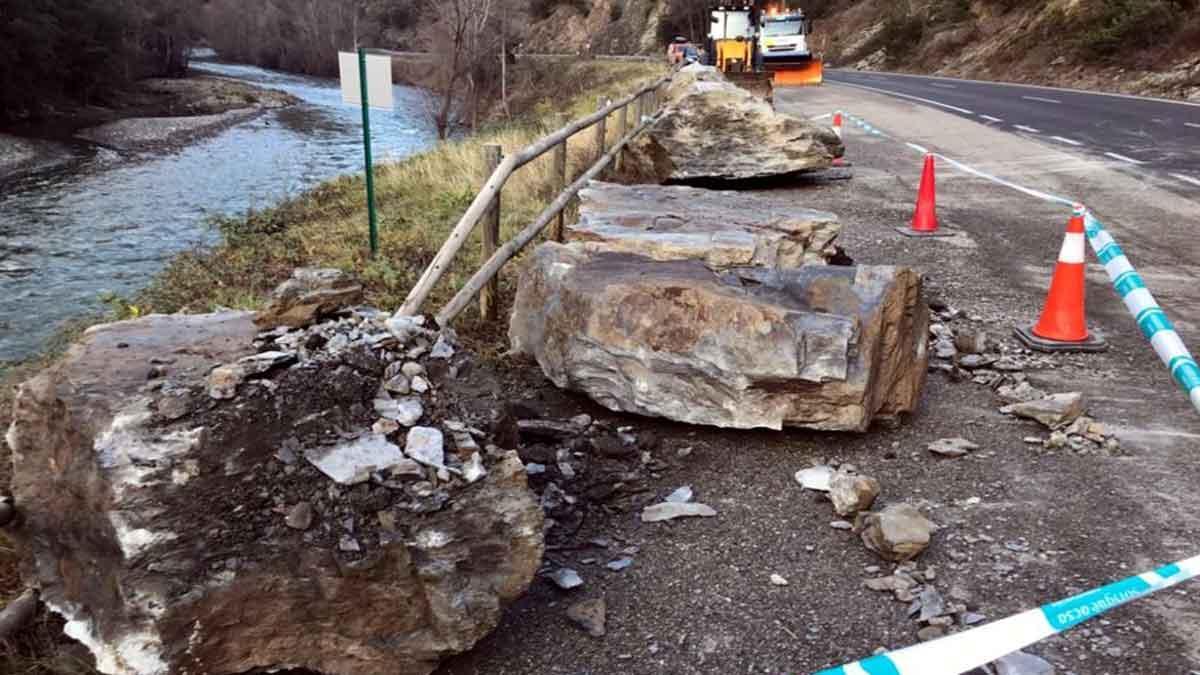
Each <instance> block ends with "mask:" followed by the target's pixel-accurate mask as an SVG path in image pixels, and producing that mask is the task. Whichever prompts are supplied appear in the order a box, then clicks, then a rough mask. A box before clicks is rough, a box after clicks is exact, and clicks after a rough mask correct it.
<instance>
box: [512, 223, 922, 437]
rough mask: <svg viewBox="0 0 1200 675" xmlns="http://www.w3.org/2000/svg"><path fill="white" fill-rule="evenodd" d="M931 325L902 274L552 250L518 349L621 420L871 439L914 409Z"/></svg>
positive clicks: (524, 301) (526, 306)
mask: <svg viewBox="0 0 1200 675" xmlns="http://www.w3.org/2000/svg"><path fill="white" fill-rule="evenodd" d="M928 322H929V316H928V308H927V307H926V305H925V303H924V302H923V300H922V298H921V279H920V276H919V275H918V274H917V273H916V272H914V271H912V270H910V269H907V268H903V267H857V268H853V267H833V266H823V265H806V266H804V267H802V268H799V269H763V268H734V269H730V270H726V271H723V272H718V271H714V270H712V269H710V268H709V267H707V266H705V265H704V264H703V263H702V262H700V261H697V260H680V261H655V260H651V259H649V258H646V257H642V256H637V255H632V254H628V253H614V252H598V253H590V252H588V251H587V250H586V249H585V248H584V247H583V245H581V244H569V245H561V244H555V243H547V244H543V245H542V246H540V247H538V249H537V250H536V251H535V252H534V254H533V256H532V259H531V260H530V263H529V265H528V267H527V268H526V269H525V270H524V271H523V272H522V275H521V278H520V281H519V286H518V289H517V297H516V301H515V304H514V306H513V311H512V318H511V321H510V324H509V337H510V339H511V342H512V347H513V349H514V350H515V351H516V352H519V353H525V354H529V355H532V356H533V357H534V358H536V359H537V361H538V363H539V364H540V365H541V367H542V370H543V372H545V374H546V376H547V377H548V378H549V379H550V380H551V381H553V382H554V383H555V384H556V385H557V386H559V387H563V388H568V389H574V390H578V391H582V392H584V393H586V394H587V395H588V396H590V397H592V398H593V399H594V400H596V401H597V402H599V403H600V404H601V405H604V406H605V407H607V408H609V409H612V410H622V411H626V412H632V413H639V414H644V415H654V416H660V417H666V418H668V419H673V420H678V421H682V422H690V423H694V424H708V425H715V426H721V427H735V428H753V427H766V428H772V429H779V428H781V427H783V426H801V427H809V428H814V429H830V430H852V431H862V430H865V429H866V428H867V427H868V426H869V425H870V424H871V422H872V421H873V420H875V419H877V418H880V417H894V416H896V415H898V414H899V413H904V412H909V411H912V410H913V409H914V408H915V407H916V405H917V403H918V399H919V396H920V391H921V387H922V385H923V383H924V380H925V369H926V365H927V354H926V350H925V336H926V334H927V330H928Z"/></svg>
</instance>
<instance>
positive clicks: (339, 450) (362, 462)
mask: <svg viewBox="0 0 1200 675" xmlns="http://www.w3.org/2000/svg"><path fill="white" fill-rule="evenodd" d="M304 457H305V458H306V459H307V460H308V461H309V463H311V464H312V465H313V466H315V467H317V469H319V470H320V471H321V473H323V474H325V475H326V476H329V477H330V478H332V479H333V480H334V481H335V482H337V483H340V484H342V485H355V484H358V483H362V482H364V481H366V480H367V479H369V478H370V477H371V473H372V472H374V471H383V470H386V469H389V468H391V467H393V466H395V465H396V464H398V463H400V462H401V461H403V460H404V454H403V453H401V452H400V447H399V446H397V445H396V444H395V443H392V442H391V441H389V440H388V439H387V437H386V436H384V435H382V434H376V433H370V434H366V435H364V436H360V437H358V438H355V439H353V440H351V441H347V442H345V443H342V444H340V445H335V446H331V447H321V448H312V449H309V450H306V451H305V452H304Z"/></svg>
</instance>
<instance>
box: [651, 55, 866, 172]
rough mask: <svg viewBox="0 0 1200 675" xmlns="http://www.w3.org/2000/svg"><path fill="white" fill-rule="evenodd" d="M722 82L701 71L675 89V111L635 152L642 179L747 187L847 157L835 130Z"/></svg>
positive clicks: (671, 94) (671, 92)
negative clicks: (740, 183)
mask: <svg viewBox="0 0 1200 675" xmlns="http://www.w3.org/2000/svg"><path fill="white" fill-rule="evenodd" d="M677 77H680V76H677ZM718 77H719V74H717V75H714V74H713V73H710V72H707V71H702V72H697V73H695V74H693V75H692V76H689V77H685V78H684V79H681V80H680V81H679V82H678V83H674V84H672V86H671V87H670V88H669V89H668V91H667V94H666V99H667V101H669V103H668V105H667V106H666V108H665V109H664V111H663V112H662V114H661V115H660V116H659V117H658V118H657V119H656V120H655V121H654V123H653V124H651V125H650V126H649V127H648V128H647V130H646V132H645V133H643V134H641V135H640V136H639V137H638V138H637V139H635V140H634V142H633V143H632V144H631V146H630V150H629V155H630V162H631V163H632V164H633V165H634V166H636V167H637V172H638V173H639V174H640V175H643V176H646V177H647V178H650V179H653V180H655V181H657V182H660V183H722V182H736V181H746V180H753V179H762V178H772V177H778V176H788V175H792V174H800V173H804V172H811V171H819V170H823V169H828V168H829V167H831V166H832V165H833V160H834V159H836V158H838V157H841V156H842V154H843V153H844V152H845V148H844V146H843V145H842V141H841V139H839V138H838V137H837V134H835V133H834V132H833V130H832V129H830V128H829V127H826V126H822V125H818V124H813V123H812V122H809V121H808V120H804V119H800V118H798V117H792V116H791V115H787V114H784V113H779V112H776V111H775V109H774V108H773V107H772V106H771V104H770V103H767V102H766V101H764V100H763V99H761V98H758V97H756V96H754V95H753V94H750V93H749V92H747V91H745V90H743V89H741V88H739V87H737V86H735V85H733V84H731V83H730V82H728V81H726V80H724V79H723V78H720V79H718Z"/></svg>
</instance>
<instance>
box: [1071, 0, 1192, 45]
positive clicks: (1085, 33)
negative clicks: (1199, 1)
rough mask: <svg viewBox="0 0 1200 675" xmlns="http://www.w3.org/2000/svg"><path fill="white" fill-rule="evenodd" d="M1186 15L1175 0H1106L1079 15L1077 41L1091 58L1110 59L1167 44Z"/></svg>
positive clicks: (1075, 29) (1092, 4) (1075, 31)
mask: <svg viewBox="0 0 1200 675" xmlns="http://www.w3.org/2000/svg"><path fill="white" fill-rule="evenodd" d="M1182 18H1183V7H1182V6H1181V4H1180V3H1179V2H1176V1H1174V0H1102V1H1101V2H1095V3H1091V4H1090V5H1089V9H1087V10H1084V13H1083V14H1081V15H1079V16H1078V17H1077V19H1078V24H1077V25H1076V26H1075V27H1074V34H1075V38H1074V40H1073V43H1074V44H1075V46H1076V47H1077V48H1078V49H1079V50H1080V51H1082V52H1083V53H1084V54H1085V55H1087V56H1089V57H1091V58H1097V59H1105V58H1110V57H1113V56H1115V55H1117V54H1119V53H1121V52H1124V51H1127V50H1133V49H1141V48H1146V47H1151V46H1154V45H1156V44H1162V43H1165V42H1166V40H1167V38H1168V37H1170V36H1171V35H1172V34H1173V33H1174V32H1175V30H1176V29H1177V28H1178V27H1179V26H1180V24H1181V19H1182Z"/></svg>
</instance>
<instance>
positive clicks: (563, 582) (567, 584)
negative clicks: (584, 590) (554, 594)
mask: <svg viewBox="0 0 1200 675" xmlns="http://www.w3.org/2000/svg"><path fill="white" fill-rule="evenodd" d="M550 580H551V581H553V582H554V585H556V586H558V587H559V588H561V589H563V590H564V591H569V590H571V589H572V588H579V587H580V586H582V585H583V577H580V576H579V573H578V572H576V571H575V570H573V569H571V568H570V567H560V568H558V569H556V570H554V573H553V574H551V575H550Z"/></svg>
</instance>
